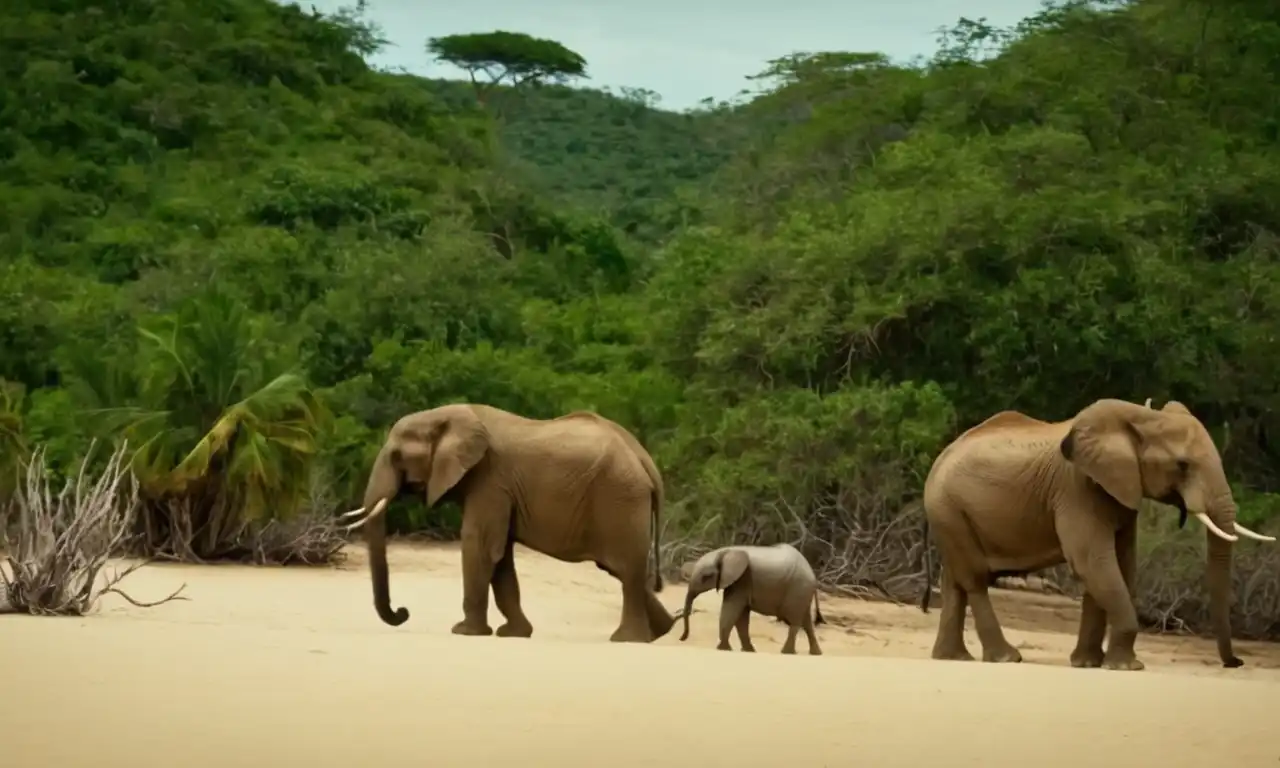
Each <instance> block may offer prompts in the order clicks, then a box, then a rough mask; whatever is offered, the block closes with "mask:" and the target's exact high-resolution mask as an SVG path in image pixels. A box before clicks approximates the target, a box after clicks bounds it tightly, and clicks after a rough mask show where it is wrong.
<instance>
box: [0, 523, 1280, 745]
mask: <svg viewBox="0 0 1280 768" xmlns="http://www.w3.org/2000/svg"><path fill="white" fill-rule="evenodd" d="M517 562H518V568H519V574H520V578H521V586H522V591H523V598H524V602H525V608H526V612H527V613H528V615H529V617H530V619H531V620H532V621H533V623H534V636H533V638H532V639H527V640H523V639H515V638H498V637H482V638H480V637H456V636H453V635H451V634H450V633H449V627H450V626H451V625H452V624H453V622H455V621H457V620H458V619H459V618H460V617H461V599H462V592H461V578H460V568H459V558H458V552H457V550H456V548H454V547H450V546H431V547H409V546H404V545H401V546H395V547H393V549H392V558H391V564H392V568H391V575H392V579H391V586H392V597H393V603H394V604H396V605H404V606H406V607H408V608H409V609H410V611H411V612H412V614H413V615H412V617H411V618H410V620H409V621H408V623H406V624H404V625H402V626H400V627H397V628H392V627H388V626H385V625H383V624H382V623H381V622H379V621H378V619H377V617H376V616H375V614H374V612H373V608H372V606H371V604H370V589H369V584H368V571H367V569H366V567H365V564H364V551H363V548H362V547H355V548H353V550H352V551H351V559H350V561H349V562H348V563H347V564H346V565H345V566H343V567H341V568H337V569H292V568H291V569H278V568H248V567H239V566H210V567H187V566H154V567H151V568H148V569H144V570H142V571H138V572H137V573H135V574H134V575H133V576H131V577H130V580H129V582H128V586H129V588H130V592H131V593H132V594H133V595H134V596H135V597H136V598H137V599H139V600H148V599H155V598H156V597H160V596H162V595H163V594H166V593H168V592H169V591H171V590H173V589H174V588H175V587H176V586H177V585H178V584H180V583H182V582H186V583H187V585H188V586H187V589H186V594H187V595H188V596H189V597H190V600H189V601H187V602H173V603H168V604H166V605H163V606H160V607H157V608H152V609H140V608H135V607H133V606H130V605H128V604H127V603H125V602H124V601H122V600H120V599H118V598H116V597H115V596H108V597H107V598H106V599H105V600H104V601H103V603H102V609H101V611H100V612H99V613H98V614H96V615H93V616H90V617H86V618H51V619H40V618H33V617H28V616H0V691H3V694H4V695H3V697H2V699H0V701H2V702H3V703H0V764H3V765H5V766H7V767H11V768H76V767H78V766H95V767H97V768H112V767H114V766H128V767H129V768H139V767H140V766H161V765H163V766H184V767H185V768H202V767H203V766H215V765H216V766H228V767H229V768H230V767H232V766H307V768H321V767H322V766H339V765H341V766H352V767H353V768H354V767H356V766H369V768H373V767H374V766H377V767H378V768H389V767H390V766H415V767H416V768H421V767H422V766H433V767H434V766H439V767H441V768H443V767H445V766H489V765H519V766H522V767H525V766H530V767H531V766H555V767H556V768H562V767H565V766H618V767H619V768H629V767H630V766H646V765H664V766H692V765H698V764H705V765H707V766H711V765H721V764H722V765H734V766H761V767H762V768H765V767H768V768H777V766H781V765H786V766H804V767H805V768H812V767H816V766H840V768H846V767H847V766H853V765H858V766H910V767H911V768H919V766H921V765H945V766H970V765H972V766H982V768H997V767H999V766H1036V767H1037V768H1046V767H1048V766H1078V765H1080V764H1082V763H1083V762H1084V761H1088V764H1089V765H1090V768H1097V767H1099V766H1121V765H1124V766H1134V765H1143V764H1149V765H1161V766H1195V768H1204V767H1205V766H1207V765H1210V764H1212V763H1214V762H1219V763H1221V764H1223V765H1231V766H1233V768H1243V767H1245V766H1263V765H1265V766H1272V767H1273V768H1274V767H1275V766H1278V765H1280V712H1278V711H1277V708H1278V705H1280V646H1275V645H1266V644H1252V643H1240V644H1239V645H1238V647H1237V652H1238V653H1239V655H1240V656H1241V657H1242V658H1244V659H1245V661H1246V663H1247V666H1246V667H1244V668H1242V669H1237V670H1224V669H1222V668H1221V666H1220V665H1219V664H1218V661H1217V658H1216V655H1215V653H1214V649H1213V644H1212V643H1211V642H1209V641H1206V640H1203V639H1197V638H1177V637H1152V636H1143V637H1142V638H1140V639H1139V645H1138V648H1139V652H1140V654H1141V655H1142V658H1143V660H1144V661H1145V662H1146V663H1147V670H1146V671H1144V672H1137V673H1129V672H1111V671H1105V670H1076V669H1071V668H1070V667H1069V666H1068V665H1067V662H1066V658H1067V654H1068V653H1069V651H1070V649H1071V647H1072V645H1073V643H1074V629H1075V624H1074V622H1075V621H1076V617H1077V615H1078V609H1077V608H1076V606H1075V605H1073V604H1072V603H1070V602H1068V601H1065V600H1063V599H1060V598H1054V597H1047V596H1042V595H1032V594H1029V593H1021V592H1000V593H999V595H998V600H997V610H998V611H999V612H1000V616H1001V618H1002V620H1003V622H1004V625H1005V628H1006V632H1007V634H1008V635H1009V637H1010V639H1011V640H1012V641H1013V642H1014V643H1016V644H1017V645H1018V646H1019V647H1020V648H1021V649H1022V650H1023V655H1024V657H1025V658H1026V662H1025V663H1023V664H1018V665H1013V664H1005V665H996V664H982V663H978V662H973V663H961V662H938V661H932V660H930V659H929V648H930V646H931V645H932V641H933V632H934V629H935V626H936V624H935V622H936V621H937V617H938V614H937V612H936V610H935V611H934V612H932V613H930V614H929V615H928V616H925V615H923V614H921V613H920V611H919V609H917V608H914V607H898V606H892V605H884V604H874V603H865V602H858V601H851V600H839V599H835V598H832V597H828V596H824V598H823V612H824V613H825V614H826V616H827V619H828V621H829V622H830V624H828V625H827V626H825V627H820V628H819V636H820V638H821V642H822V644H823V650H824V651H825V655H824V656H821V657H810V656H807V655H805V653H804V652H805V650H806V646H805V643H804V640H803V635H802V636H801V640H800V645H799V648H800V651H801V652H800V654H798V655H796V656H782V655H780V654H779V653H778V650H779V648H780V647H781V641H782V639H783V638H784V637H785V632H786V631H785V628H784V627H783V626H782V625H780V624H775V623H773V622H772V621H771V620H769V619H765V618H763V617H754V618H753V620H752V635H753V638H755V643H756V646H757V649H758V652H757V653H755V654H745V653H738V652H733V653H724V652H718V651H716V650H715V649H714V645H715V634H716V629H715V627H716V620H715V611H716V610H717V609H718V605H719V599H718V596H716V595H715V594H714V593H712V594H708V595H704V596H703V597H702V598H701V601H700V602H699V603H698V608H699V609H700V610H699V611H698V612H697V613H695V614H694V616H693V618H692V622H693V631H692V635H691V637H690V639H689V641H688V642H685V643H680V642H679V640H678V638H679V627H678V626H677V629H676V630H675V631H673V632H672V633H671V634H670V635H668V636H667V637H666V638H663V639H662V640H661V641H659V642H657V643H655V644H653V645H630V644H615V643H609V642H608V641H607V638H608V636H609V634H610V633H611V632H612V631H613V629H614V628H615V626H616V624H617V620H618V614H619V610H620V607H621V594H620V591H619V589H618V587H617V583H616V582H614V581H613V580H612V579H610V578H609V577H608V576H606V575H605V574H603V573H601V572H600V571H598V570H597V569H596V568H595V567H594V566H592V565H590V564H566V563H560V562H557V561H554V560H551V559H549V558H546V557H543V556H540V555H538V554H536V553H533V552H530V551H527V550H523V551H518V554H517ZM682 595H683V585H681V584H670V585H668V587H667V589H666V590H665V591H664V592H663V593H662V599H663V601H664V602H665V603H666V604H667V605H668V606H670V607H671V608H672V609H673V610H674V609H675V608H677V607H678V606H679V605H680V603H681V601H682ZM490 617H491V618H490V621H491V623H492V624H493V625H494V626H495V627H496V626H497V625H498V624H499V623H501V619H500V616H499V615H498V613H497V610H496V608H492V607H491V609H490ZM970 624H972V622H970ZM969 634H970V637H969V643H970V648H971V650H973V651H974V652H977V651H978V649H979V646H978V644H977V639H976V637H974V636H973V633H972V629H970V632H969ZM733 642H734V643H735V646H736V642H737V641H736V639H735V640H734V641H733Z"/></svg>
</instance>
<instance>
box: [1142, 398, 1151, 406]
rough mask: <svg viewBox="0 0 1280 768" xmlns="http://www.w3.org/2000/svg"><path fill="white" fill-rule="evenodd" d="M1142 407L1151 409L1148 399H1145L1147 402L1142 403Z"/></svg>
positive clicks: (1149, 399)
mask: <svg viewBox="0 0 1280 768" xmlns="http://www.w3.org/2000/svg"><path fill="white" fill-rule="evenodd" d="M1143 406H1144V407H1146V408H1150V407H1151V398H1149V397H1148V398H1147V402H1145V403H1143Z"/></svg>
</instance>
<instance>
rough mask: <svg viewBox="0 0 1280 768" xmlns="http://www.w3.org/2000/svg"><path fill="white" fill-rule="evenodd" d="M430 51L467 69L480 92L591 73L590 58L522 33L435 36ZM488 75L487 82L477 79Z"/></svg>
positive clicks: (573, 77)
mask: <svg viewBox="0 0 1280 768" xmlns="http://www.w3.org/2000/svg"><path fill="white" fill-rule="evenodd" d="M427 53H430V54H431V55H432V56H434V57H435V58H436V60H437V61H443V62H446V63H448V64H452V65H453V66H455V67H458V68H459V69H462V70H465V71H466V73H467V75H468V76H469V77H470V78H471V83H472V85H474V86H475V87H476V89H477V92H478V93H480V94H483V93H485V92H486V91H487V90H488V89H489V88H492V87H493V86H495V85H499V84H505V85H509V86H521V85H525V84H532V85H539V84H542V83H544V82H553V83H564V82H565V81H567V80H570V79H575V78H582V77H586V76H587V61H586V59H584V58H582V56H581V55H579V54H578V53H576V52H574V51H571V50H569V49H568V48H566V47H564V46H563V45H561V44H560V43H558V42H556V41H555V40H547V39H545V38H541V37H533V36H532V35H526V34H524V33H522V32H505V31H502V30H498V31H495V32H482V33H473V34H466V35H446V36H444V37H433V38H431V39H430V40H428V41H427ZM477 74H483V75H484V76H485V77H486V78H488V82H487V83H481V82H480V81H479V80H477V79H476V75H477Z"/></svg>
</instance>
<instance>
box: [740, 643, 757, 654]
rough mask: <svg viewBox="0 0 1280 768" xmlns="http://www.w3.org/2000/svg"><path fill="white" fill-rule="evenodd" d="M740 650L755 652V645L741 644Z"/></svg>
mask: <svg viewBox="0 0 1280 768" xmlns="http://www.w3.org/2000/svg"><path fill="white" fill-rule="evenodd" d="M742 652H743V653H755V652H756V647H755V646H754V645H744V646H742Z"/></svg>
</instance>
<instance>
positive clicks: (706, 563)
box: [680, 544, 825, 656]
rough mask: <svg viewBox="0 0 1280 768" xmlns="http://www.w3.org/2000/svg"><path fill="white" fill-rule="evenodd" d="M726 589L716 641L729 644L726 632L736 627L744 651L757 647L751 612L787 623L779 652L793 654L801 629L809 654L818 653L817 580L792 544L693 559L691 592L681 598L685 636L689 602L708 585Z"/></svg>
mask: <svg viewBox="0 0 1280 768" xmlns="http://www.w3.org/2000/svg"><path fill="white" fill-rule="evenodd" d="M713 588H714V589H716V590H717V591H719V590H723V591H724V598H723V599H722V600H721V603H720V644H719V645H717V646H716V648H719V649H720V650H722V651H728V650H732V649H731V648H730V647H729V630H730V629H733V628H734V627H737V630H738V641H739V642H740V643H741V644H742V650H744V651H755V648H754V647H753V646H752V645H751V636H750V634H748V632H747V627H748V624H749V622H750V619H751V613H752V611H754V612H756V613H759V614H762V615H764V616H776V617H778V618H779V619H781V620H782V621H785V622H786V623H787V628H788V632H787V641H786V642H785V643H783V644H782V652H783V653H795V652H796V634H797V633H798V632H799V631H800V630H801V629H803V630H804V633H805V636H806V637H807V638H808V640H809V653H810V654H811V655H814V656H820V655H822V649H821V648H819V647H818V636H817V635H816V634H815V633H814V631H813V625H814V624H823V623H825V620H824V619H823V618H822V612H821V611H820V610H818V579H817V577H815V576H814V575H813V568H811V567H810V566H809V561H808V560H805V559H804V555H802V554H800V551H799V550H798V549H796V548H795V547H793V546H791V545H790V544H775V545H773V546H771V547H755V546H731V547H721V548H720V549H715V550H712V551H710V552H708V553H707V554H705V555H703V556H702V557H700V558H698V562H696V563H694V566H693V573H692V574H691V575H690V577H689V591H688V593H687V594H686V595H685V598H684V611H682V613H683V616H682V618H683V619H684V634H682V635H680V640H681V642H683V641H685V640H687V639H689V613H690V612H691V611H692V610H693V600H694V598H695V597H697V596H698V595H700V594H702V593H703V592H706V591H707V590H708V589H713ZM810 600H812V601H813V617H812V619H810V617H809V601H810Z"/></svg>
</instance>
